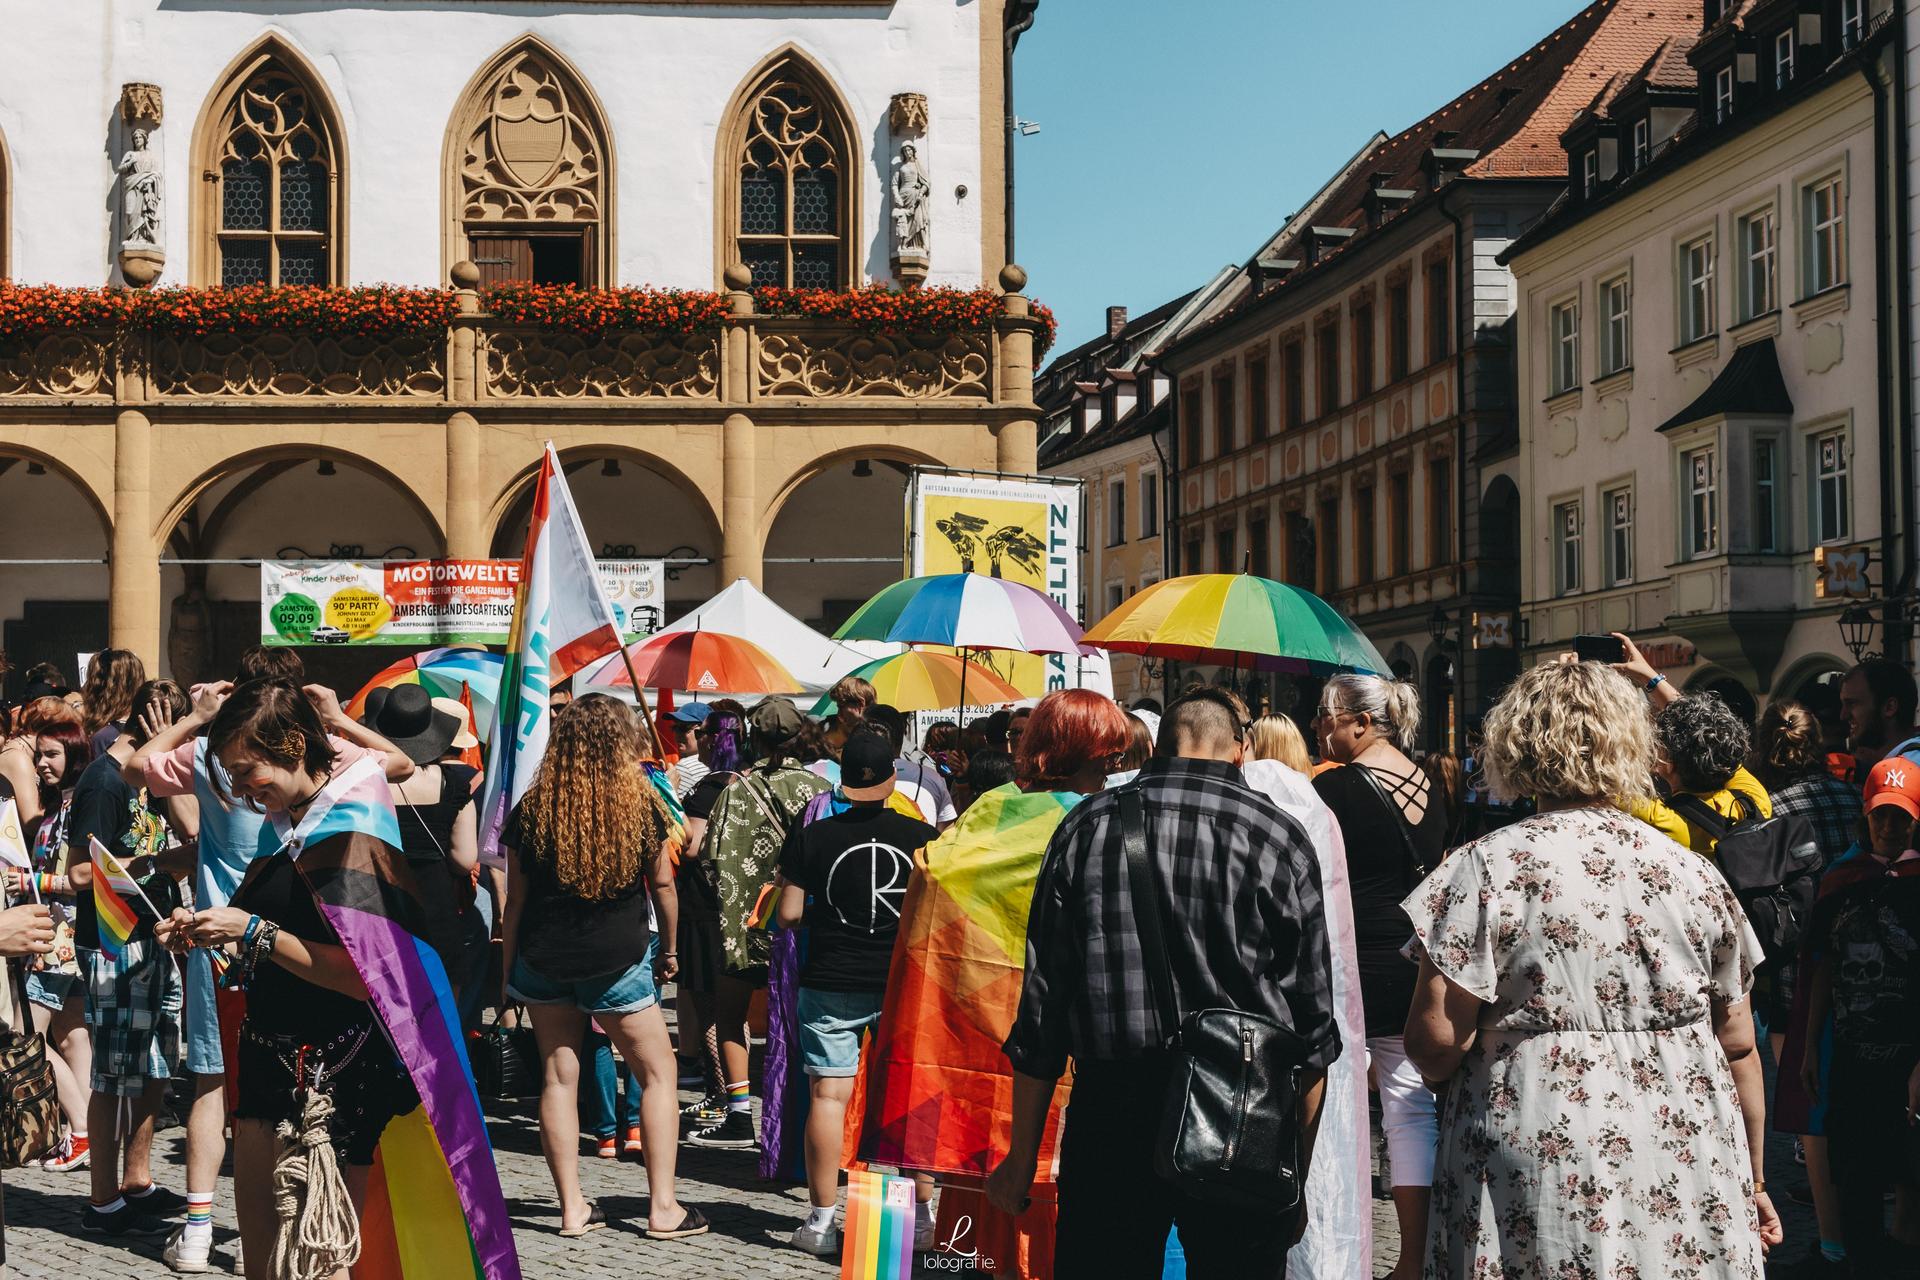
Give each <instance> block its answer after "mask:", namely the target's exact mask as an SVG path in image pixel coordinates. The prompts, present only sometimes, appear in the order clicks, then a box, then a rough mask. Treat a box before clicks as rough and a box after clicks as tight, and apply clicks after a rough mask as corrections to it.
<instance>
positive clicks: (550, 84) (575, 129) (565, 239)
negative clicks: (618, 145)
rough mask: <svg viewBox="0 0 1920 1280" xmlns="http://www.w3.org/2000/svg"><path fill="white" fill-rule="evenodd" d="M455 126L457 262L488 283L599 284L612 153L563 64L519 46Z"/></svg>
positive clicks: (536, 48) (606, 252)
mask: <svg viewBox="0 0 1920 1280" xmlns="http://www.w3.org/2000/svg"><path fill="white" fill-rule="evenodd" d="M455 120H456V125H455V133H454V136H453V139H452V142H451V145H452V147H453V148H454V151H453V154H452V155H451V156H450V160H451V162H452V164H453V165H454V166H455V169H454V173H453V174H452V190H451V191H450V193H449V199H450V200H451V201H452V208H453V217H454V220H455V222H456V224H457V235H456V243H455V245H454V248H455V254H454V256H455V257H462V256H464V257H467V258H469V259H470V260H472V261H473V263H474V264H475V265H476V266H478V267H479V268H480V275H481V279H482V280H483V281H485V282H488V283H492V282H495V281H501V280H526V281H534V282H538V283H541V284H568V283H574V284H601V283H605V282H606V273H607V270H608V265H609V261H610V258H611V253H610V244H609V242H608V232H609V228H610V226H611V216H610V210H609V209H608V207H607V206H608V202H609V192H610V185H609V175H610V170H611V168H612V164H611V160H612V157H611V152H610V149H609V147H608V144H607V142H606V136H607V135H606V128H605V125H604V123H603V122H602V120H601V117H600V113H599V110H598V108H597V106H596V105H595V103H594V102H593V100H592V96H591V94H590V93H589V92H588V91H587V89H586V87H585V86H584V84H583V83H582V82H581V81H580V79H579V78H578V77H577V76H576V75H575V74H574V73H573V71H572V70H571V68H569V67H568V66H567V65H566V64H565V62H564V60H562V59H561V58H560V56H559V55H558V54H557V53H554V52H553V51H552V50H550V49H547V48H546V47H545V46H544V45H541V44H539V43H538V42H536V41H531V40H528V41H523V42H522V43H521V44H519V45H518V46H516V47H515V48H514V49H513V50H511V51H510V52H509V53H507V54H506V55H505V56H503V57H501V58H499V59H497V60H496V61H495V63H494V69H493V70H492V72H491V73H490V74H486V75H484V76H483V77H482V78H481V80H480V82H479V83H478V85H477V86H476V87H475V88H474V89H473V90H471V91H470V92H469V93H468V95H467V97H466V99H465V100H464V105H463V107H462V108H461V111H460V114H459V115H457V116H456V117H455Z"/></svg>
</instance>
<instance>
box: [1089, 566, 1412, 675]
mask: <svg viewBox="0 0 1920 1280" xmlns="http://www.w3.org/2000/svg"><path fill="white" fill-rule="evenodd" d="M1086 641H1087V643H1088V644H1091V645H1098V646H1100V647H1101V648H1103V649H1108V650H1111V651H1113V652H1115V653H1138V654H1145V655H1147V656H1149V657H1155V658H1172V659H1175V660H1176V661H1180V662H1198V663H1207V664H1211V665H1218V666H1227V667H1232V668H1234V669H1235V670H1236V671H1240V670H1256V671H1286V672H1293V673H1296V674H1309V675H1331V674H1334V673H1336V672H1341V671H1361V672H1367V673H1370V674H1373V675H1387V674H1389V669H1388V667H1387V661H1386V659H1385V658H1382V657H1381V656H1380V651H1379V650H1378V649H1376V648H1374V647H1373V642H1372V641H1370V640H1368V639H1367V637H1366V636H1365V635H1363V634H1362V633H1361V631H1360V629H1359V628H1358V627H1356V626H1354V625H1353V623H1352V622H1351V621H1350V620H1349V619H1348V618H1347V617H1346V616H1345V615H1344V614H1342V613H1341V612H1340V611H1339V610H1338V609H1335V608H1334V607H1333V606H1332V605H1330V604H1328V603H1327V602H1326V601H1325V600H1322V599H1321V598H1320V597H1319V596H1317V595H1315V594H1313V592H1311V591H1303V590H1301V589H1300V588H1299V587H1290V586H1288V585H1287V584H1286V583H1284V582H1274V581H1271V580H1270V579H1267V578H1256V577H1254V576H1253V575H1252V574H1250V573H1200V574H1193V575H1191V576H1189V577H1184V578H1168V579H1166V580H1165V581H1164V582H1156V583H1154V584H1153V585H1152V586H1150V587H1148V588H1146V589H1145V590H1143V591H1141V592H1140V593H1139V594H1137V595H1135V596H1134V597H1133V598H1132V599H1130V600H1128V601H1127V602H1126V603H1124V604H1122V605H1121V606H1120V607H1119V608H1118V609H1115V610H1114V611H1113V612H1112V613H1110V614H1108V615H1107V616H1106V617H1104V618H1102V619H1100V621H1099V622H1097V623H1095V624H1094V625H1093V626H1092V627H1091V628H1089V629H1088V631H1087V633H1086Z"/></svg>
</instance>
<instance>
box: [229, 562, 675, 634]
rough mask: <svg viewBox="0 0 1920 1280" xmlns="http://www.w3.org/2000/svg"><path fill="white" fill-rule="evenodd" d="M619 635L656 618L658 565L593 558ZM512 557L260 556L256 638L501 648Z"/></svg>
mask: <svg viewBox="0 0 1920 1280" xmlns="http://www.w3.org/2000/svg"><path fill="white" fill-rule="evenodd" d="M599 570H600V581H601V583H602V584H603V585H604V586H605V587H606V589H607V595H608V596H609V597H611V598H612V600H613V607H614V615H615V617H616V618H618V620H619V622H620V629H621V632H622V634H624V635H625V636H626V638H627V639H629V640H633V639H638V638H639V637H640V636H644V635H647V634H649V633H651V632H654V631H657V630H659V628H660V627H661V625H662V624H664V623H665V622H666V562H665V561H662V560H602V561H600V562H599ZM519 585H520V562H519V561H518V560H373V561H354V560H269V561H265V562H263V563H262V564H261V566H260V643H262V644H325V645H369V644H411V645H440V644H505V643H506V642H507V633H508V631H509V630H511V629H512V626H513V599H514V592H515V591H516V590H517V589H518V587H519Z"/></svg>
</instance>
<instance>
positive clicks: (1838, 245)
mask: <svg viewBox="0 0 1920 1280" xmlns="http://www.w3.org/2000/svg"><path fill="white" fill-rule="evenodd" d="M1801 206H1802V217H1801V221H1802V222H1803V223H1804V224H1805V226H1806V244H1805V247H1804V249H1803V251H1802V254H1801V258H1802V260H1803V261H1804V262H1805V263H1806V264H1807V265H1806V291H1807V296H1808V297H1812V296H1813V295H1814V294H1816V293H1824V292H1825V291H1826V290H1828V289H1832V288H1835V287H1837V286H1839V285H1841V284H1844V283H1845V282H1846V278H1847V272H1846V253H1847V225H1846V219H1847V213H1846V208H1847V206H1846V199H1845V192H1844V191H1842V189H1841V186H1840V178H1839V176H1838V175H1837V174H1836V175H1835V176H1834V177H1831V178H1826V179H1823V180H1822V181H1819V182H1816V183H1814V184H1813V185H1812V186H1809V187H1807V188H1806V189H1805V190H1804V191H1803V192H1802V193H1801Z"/></svg>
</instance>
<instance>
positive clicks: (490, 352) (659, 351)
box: [480, 327, 721, 400]
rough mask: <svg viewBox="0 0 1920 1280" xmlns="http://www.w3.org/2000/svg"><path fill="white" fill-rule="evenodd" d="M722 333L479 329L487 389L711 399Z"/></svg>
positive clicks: (579, 396) (506, 393)
mask: <svg viewBox="0 0 1920 1280" xmlns="http://www.w3.org/2000/svg"><path fill="white" fill-rule="evenodd" d="M720 345H721V344H720V336H719V335H718V334H716V333H694V334H686V335H680V334H671V333H639V332H634V331H631V330H629V331H626V332H615V333H605V334H601V335H599V336H597V337H586V336H584V335H581V334H572V333H548V332H542V331H539V330H527V329H491V328H484V327H483V328H482V329H481V330H480V350H481V358H482V360H483V361H484V362H485V369H484V377H483V381H482V385H483V386H484V387H485V390H486V395H487V396H488V397H490V398H491V397H496V396H502V397H521V396H531V397H539V398H542V399H559V400H603V399H605V400H642V399H652V398H666V399H683V400H684V399H692V400H711V399H714V398H715V397H716V396H717V395H718V394H719V389H720Z"/></svg>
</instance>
